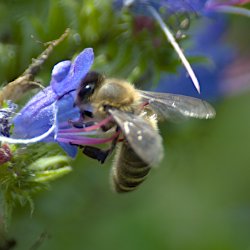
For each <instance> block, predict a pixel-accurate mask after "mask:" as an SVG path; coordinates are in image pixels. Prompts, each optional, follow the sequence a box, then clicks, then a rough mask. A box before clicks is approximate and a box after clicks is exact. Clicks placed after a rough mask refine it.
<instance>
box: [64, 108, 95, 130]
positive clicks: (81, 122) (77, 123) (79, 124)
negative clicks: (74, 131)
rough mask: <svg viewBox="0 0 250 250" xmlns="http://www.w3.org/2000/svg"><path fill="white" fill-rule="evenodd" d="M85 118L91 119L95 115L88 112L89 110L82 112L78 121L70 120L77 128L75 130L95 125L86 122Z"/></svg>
mask: <svg viewBox="0 0 250 250" xmlns="http://www.w3.org/2000/svg"><path fill="white" fill-rule="evenodd" d="M85 116H87V117H90V118H93V113H92V112H90V111H88V110H84V111H82V112H81V114H80V118H79V120H78V121H72V120H69V123H70V124H71V125H72V126H73V127H75V128H86V127H89V126H92V125H94V124H95V123H94V122H92V121H89V122H84V118H85Z"/></svg>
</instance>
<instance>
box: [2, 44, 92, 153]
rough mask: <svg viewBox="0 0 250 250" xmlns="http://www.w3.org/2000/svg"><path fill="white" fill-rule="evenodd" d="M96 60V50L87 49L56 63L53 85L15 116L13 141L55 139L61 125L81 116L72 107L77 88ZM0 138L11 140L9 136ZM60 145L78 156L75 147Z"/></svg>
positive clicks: (49, 140)
mask: <svg viewBox="0 0 250 250" xmlns="http://www.w3.org/2000/svg"><path fill="white" fill-rule="evenodd" d="M93 60H94V53H93V50H92V49H91V48H87V49H85V50H83V51H82V52H81V53H80V54H79V55H78V56H77V57H76V59H75V60H74V61H73V62H72V63H71V61H63V62H60V63H58V64H56V65H55V66H54V68H53V71H52V78H51V82H50V86H48V87H47V88H45V89H43V90H41V91H40V92H39V93H38V94H36V95H35V96H34V97H33V98H32V99H31V100H30V101H29V102H28V103H27V104H26V105H25V107H24V108H23V109H22V110H21V111H20V112H19V113H18V115H17V116H16V117H15V118H14V119H13V123H14V131H13V134H12V137H13V138H17V140H16V141H15V139H12V138H9V140H10V143H32V142H37V141H44V142H53V141H55V137H56V134H57V131H58V130H59V129H60V128H61V126H63V128H67V126H69V125H68V123H67V121H68V120H69V119H74V118H77V117H79V110H78V109H77V108H74V107H73V104H74V95H75V90H76V88H77V86H78V85H79V84H80V82H81V81H82V80H83V79H84V78H85V76H86V74H87V73H88V71H89V70H90V68H91V66H92V63H93ZM65 121H66V122H65ZM1 139H2V140H5V141H7V142H8V140H7V139H6V138H1ZM12 140H14V141H13V142H12ZM60 145H61V146H62V147H63V148H64V149H65V151H66V152H67V153H68V154H69V155H70V156H72V157H74V156H75V155H76V152H77V148H76V147H75V146H72V145H70V144H64V143H60Z"/></svg>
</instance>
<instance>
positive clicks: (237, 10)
mask: <svg viewBox="0 0 250 250" xmlns="http://www.w3.org/2000/svg"><path fill="white" fill-rule="evenodd" d="M213 10H215V11H218V12H223V13H229V14H236V15H242V16H246V17H250V10H249V9H246V8H242V7H236V6H228V5H221V6H216V8H213Z"/></svg>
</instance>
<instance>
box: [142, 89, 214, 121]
mask: <svg viewBox="0 0 250 250" xmlns="http://www.w3.org/2000/svg"><path fill="white" fill-rule="evenodd" d="M138 92H139V94H140V95H141V97H142V100H143V102H148V103H149V105H148V106H149V108H150V109H151V110H153V112H155V113H156V114H158V115H160V116H161V117H163V118H165V119H168V120H172V121H178V120H180V119H185V118H188V117H194V118H199V119H210V118H214V117H215V114H216V112H215V110H214V108H213V107H212V106H211V105H210V104H209V103H207V102H205V101H203V100H201V99H198V98H194V97H190V96H183V95H175V94H169V93H157V92H149V91H140V90H138Z"/></svg>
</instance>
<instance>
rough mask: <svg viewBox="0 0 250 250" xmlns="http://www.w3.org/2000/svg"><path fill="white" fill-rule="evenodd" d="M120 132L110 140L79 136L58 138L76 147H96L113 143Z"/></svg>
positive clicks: (109, 138)
mask: <svg viewBox="0 0 250 250" xmlns="http://www.w3.org/2000/svg"><path fill="white" fill-rule="evenodd" d="M119 134H120V131H118V132H116V133H115V134H114V135H112V136H111V137H108V138H89V137H83V136H82V137H77V136H68V137H67V136H66V137H60V136H58V137H57V141H59V142H64V143H72V144H75V145H95V144H103V143H107V142H110V141H113V140H114V139H115V138H116V137H118V136H119Z"/></svg>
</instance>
